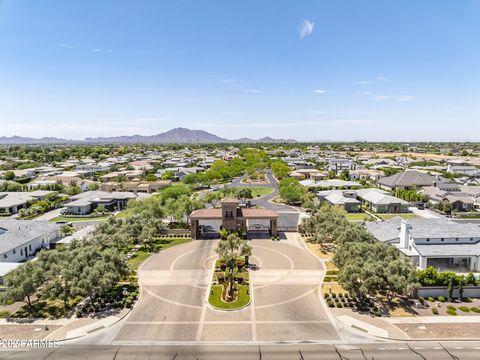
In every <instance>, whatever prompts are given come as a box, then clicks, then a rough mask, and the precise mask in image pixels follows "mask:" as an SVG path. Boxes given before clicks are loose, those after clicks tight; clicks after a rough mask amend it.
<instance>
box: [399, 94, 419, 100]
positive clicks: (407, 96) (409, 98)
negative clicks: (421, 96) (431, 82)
mask: <svg viewBox="0 0 480 360" xmlns="http://www.w3.org/2000/svg"><path fill="white" fill-rule="evenodd" d="M412 100H415V96H412V95H400V96H397V101H412Z"/></svg>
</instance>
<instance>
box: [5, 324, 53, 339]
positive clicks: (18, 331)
mask: <svg viewBox="0 0 480 360" xmlns="http://www.w3.org/2000/svg"><path fill="white" fill-rule="evenodd" d="M60 327H61V326H58V325H48V330H45V326H44V325H1V326H0V339H15V340H19V339H20V340H30V339H31V340H37V339H44V338H46V337H47V336H48V335H49V334H51V333H52V332H54V331H55V330H57V329H58V328H60Z"/></svg>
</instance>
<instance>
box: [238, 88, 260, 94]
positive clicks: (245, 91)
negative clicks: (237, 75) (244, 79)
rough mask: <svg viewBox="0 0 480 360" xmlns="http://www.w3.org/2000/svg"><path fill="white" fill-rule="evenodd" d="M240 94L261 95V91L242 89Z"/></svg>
mask: <svg viewBox="0 0 480 360" xmlns="http://www.w3.org/2000/svg"><path fill="white" fill-rule="evenodd" d="M242 92H243V93H247V94H261V93H262V92H263V91H262V90H258V89H243V90H242Z"/></svg>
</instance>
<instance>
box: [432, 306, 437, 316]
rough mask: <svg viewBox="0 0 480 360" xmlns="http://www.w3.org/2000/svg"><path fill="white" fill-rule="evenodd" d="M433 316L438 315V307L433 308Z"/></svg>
mask: <svg viewBox="0 0 480 360" xmlns="http://www.w3.org/2000/svg"><path fill="white" fill-rule="evenodd" d="M432 313H433V315H438V309H437V308H436V307H433V308H432Z"/></svg>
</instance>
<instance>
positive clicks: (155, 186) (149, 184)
mask: <svg viewBox="0 0 480 360" xmlns="http://www.w3.org/2000/svg"><path fill="white" fill-rule="evenodd" d="M171 184H172V182H171V181H170V180H157V181H125V182H106V183H102V184H101V185H100V190H102V191H107V192H112V191H130V192H133V193H137V192H142V193H147V194H150V193H154V192H157V191H158V190H160V189H163V188H165V187H168V186H170V185H171Z"/></svg>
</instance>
